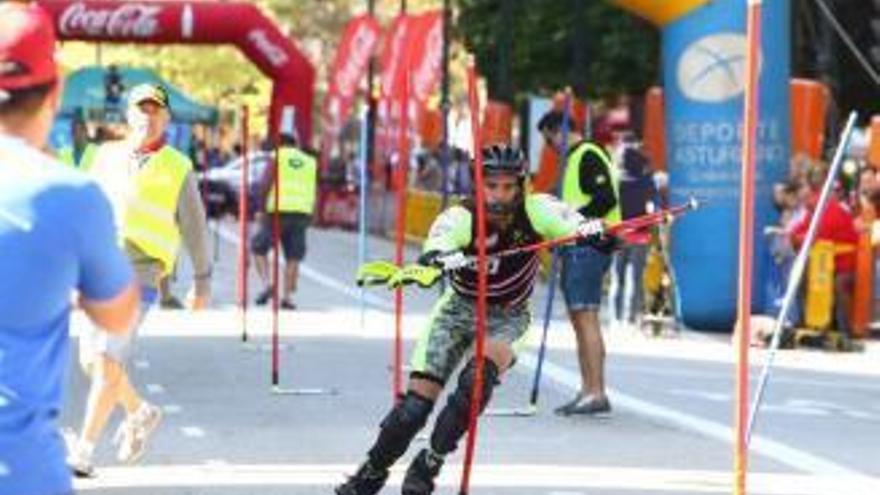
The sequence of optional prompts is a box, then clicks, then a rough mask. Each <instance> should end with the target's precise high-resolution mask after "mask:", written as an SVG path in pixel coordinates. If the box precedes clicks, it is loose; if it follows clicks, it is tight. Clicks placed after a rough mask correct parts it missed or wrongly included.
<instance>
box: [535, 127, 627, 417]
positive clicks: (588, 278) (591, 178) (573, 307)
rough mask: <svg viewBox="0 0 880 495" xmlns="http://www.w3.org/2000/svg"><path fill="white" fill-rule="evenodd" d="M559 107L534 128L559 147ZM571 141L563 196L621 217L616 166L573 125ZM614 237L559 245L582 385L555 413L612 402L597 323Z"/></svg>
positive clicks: (607, 407)
mask: <svg viewBox="0 0 880 495" xmlns="http://www.w3.org/2000/svg"><path fill="white" fill-rule="evenodd" d="M562 120H563V116H562V112H559V111H550V112H548V113H547V114H545V115H544V116H543V117H542V118H541V120H540V121H539V122H538V130H540V131H541V133H542V134H543V135H544V138H545V139H546V140H547V142H548V143H549V144H550V145H552V146H555V147H556V149H558V150H561V149H562V146H563V142H564V139H565V138H564V137H563V131H562ZM572 130H573V131H574V132H570V135H569V142H573V143H575V144H574V145H573V146H570V147H569V149H568V150H564V152H567V155H566V168H565V171H564V174H565V175H564V176H563V182H562V200H563V201H564V202H565V203H566V204H568V205H570V206H572V207H574V208H576V209H577V211H578V212H579V213H580V214H581V215H583V216H584V217H586V218H601V219H603V220H604V221H605V222H606V223H612V224H613V223H617V222H619V221H620V200H619V193H618V190H617V189H618V178H617V169H616V167H614V165H613V163H612V162H611V158H610V157H609V156H608V153H607V152H606V151H605V150H604V149H602V147H601V146H599V145H597V144H595V143H592V142H590V141H587V140H584V139H582V137H581V136H580V135H579V134H578V133H577V132H576V129H575V126H572ZM614 244H615V242H614V239H612V238H610V237H603V238H600V239H598V240H595V241H593V242H590V243H588V244H585V245H582V246H581V245H573V246H565V247H563V248H562V249H561V254H562V273H561V277H560V279H561V286H562V292H563V295H564V296H565V304H566V306H567V307H568V315H569V319H570V320H571V324H572V327H574V332H575V337H576V341H577V354H578V363H579V365H580V371H581V389H580V391H579V392H578V394H577V395H576V396H575V397H574V399H572V400H571V401H569V402H568V403H566V404H564V405H562V406H561V407H558V408H557V409H556V410H555V412H556V413H557V414H560V415H562V416H570V415H574V414H586V415H594V416H595V415H605V414H608V413H610V412H611V404H610V403H609V401H608V397H607V396H606V394H605V376H604V375H605V342H604V340H603V339H602V331H601V329H600V327H599V308H600V306H601V303H602V287H603V284H602V281H603V279H604V277H605V274H606V273H607V272H608V268H609V266H610V265H611V255H612V251H613V249H614Z"/></svg>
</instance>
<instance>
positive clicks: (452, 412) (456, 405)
mask: <svg viewBox="0 0 880 495" xmlns="http://www.w3.org/2000/svg"><path fill="white" fill-rule="evenodd" d="M476 372H477V363H476V361H475V360H474V359H471V360H470V361H469V362H468V364H467V365H466V366H465V367H464V369H463V370H461V374H459V375H458V386H457V387H456V388H455V392H453V393H452V395H451V396H449V400H448V401H447V402H446V406H445V407H444V408H443V410H442V411H440V414H439V415H438V416H437V424H436V425H435V426H434V431H433V433H431V448H432V449H433V450H434V452H436V453H438V454H441V455H446V454H448V453H450V452H452V451H454V450H455V449H456V447H457V446H458V441H459V440H461V437H463V436H464V434H465V432H466V431H467V427H468V417H469V415H470V410H471V393H472V392H473V388H474V382H475V381H476ZM498 375H499V371H498V366H496V365H495V363H494V362H492V360H490V359H486V361H485V363H484V364H483V394H482V397H481V400H480V412H481V413H482V412H483V410H484V409H485V408H486V405H487V404H489V400H490V399H491V398H492V391H493V390H494V389H495V386H496V385H498V383H500V382H499V381H498Z"/></svg>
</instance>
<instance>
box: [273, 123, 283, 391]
mask: <svg viewBox="0 0 880 495" xmlns="http://www.w3.org/2000/svg"><path fill="white" fill-rule="evenodd" d="M272 144H273V145H274V153H273V157H272V158H273V162H274V163H273V167H272V183H273V184H274V185H275V191H274V195H273V198H272V202H273V203H274V205H275V211H273V212H272V386H273V387H276V388H277V387H278V374H279V373H278V303H279V301H278V299H279V289H278V285H279V284H278V282H279V278H280V277H279V276H278V258H279V256H278V251H279V250H280V248H281V243H280V242H279V240H280V237H281V222H280V220H279V218H278V207H279V206H280V204H281V184H279V179H280V178H281V174H280V173H279V170H278V168H279V166H280V164H279V161H278V145H279V139H278V133H277V131H276V134H275V139H274V140H273V141H272Z"/></svg>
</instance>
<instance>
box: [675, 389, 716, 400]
mask: <svg viewBox="0 0 880 495" xmlns="http://www.w3.org/2000/svg"><path fill="white" fill-rule="evenodd" d="M669 393H670V394H672V395H678V396H681V397H695V398H697V399H704V400H708V401H712V402H730V394H727V393H723V392H706V391H703V390H696V389H692V388H673V389H670V390H669Z"/></svg>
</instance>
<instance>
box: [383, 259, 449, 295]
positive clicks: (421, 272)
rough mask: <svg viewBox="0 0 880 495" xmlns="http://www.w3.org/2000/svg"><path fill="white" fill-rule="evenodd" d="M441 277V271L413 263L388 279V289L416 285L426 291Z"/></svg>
mask: <svg viewBox="0 0 880 495" xmlns="http://www.w3.org/2000/svg"><path fill="white" fill-rule="evenodd" d="M442 276H443V271H442V270H440V269H439V268H437V267H435V266H425V265H419V264H418V263H414V264H411V265H406V266H405V267H403V268H401V269H400V270H399V271H398V272H397V273H395V274H394V275H393V276H392V277H391V278H389V279H388V288H389V289H396V288H398V287H400V286H403V285H410V284H418V286H419V287H421V288H423V289H427V288H428V287H431V286H432V285H434V284H435V283H437V281H438V280H440V277H442Z"/></svg>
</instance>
